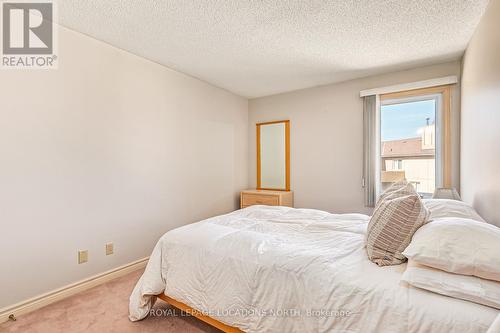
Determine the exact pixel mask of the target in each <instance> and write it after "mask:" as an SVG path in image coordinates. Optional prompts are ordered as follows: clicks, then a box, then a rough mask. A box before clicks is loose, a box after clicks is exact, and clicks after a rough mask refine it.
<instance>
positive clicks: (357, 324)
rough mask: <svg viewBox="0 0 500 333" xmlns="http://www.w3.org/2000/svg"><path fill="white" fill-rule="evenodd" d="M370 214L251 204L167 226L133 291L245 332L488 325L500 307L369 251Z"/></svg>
mask: <svg viewBox="0 0 500 333" xmlns="http://www.w3.org/2000/svg"><path fill="white" fill-rule="evenodd" d="M368 219H369V217H368V216H366V215H361V214H340V215H337V214H329V213H327V212H323V211H319V210H312V209H293V208H287V207H267V206H251V207H248V208H246V209H242V210H239V211H235V212H233V213H230V214H227V215H222V216H217V217H214V218H210V219H207V220H204V221H201V222H198V223H194V224H190V225H186V226H184V227H181V228H178V229H175V230H172V231H169V232H168V233H166V234H165V235H164V236H163V237H162V238H161V239H160V240H159V241H158V244H157V245H156V247H155V249H154V250H153V253H152V255H151V258H150V260H149V263H148V265H147V267H146V270H145V272H144V274H143V276H142V277H141V279H140V280H139V282H138V283H137V285H136V286H135V288H134V291H133V292H132V295H131V296H130V319H131V320H140V319H142V318H144V317H146V316H147V315H148V313H149V310H150V309H151V307H152V305H153V303H154V301H155V297H152V296H151V295H155V294H160V293H163V292H164V293H165V294H166V295H168V296H170V297H172V298H174V299H176V300H178V301H181V302H183V303H186V304H187V305H189V306H191V307H192V308H195V309H197V310H200V311H203V312H204V313H205V314H208V315H210V316H211V317H213V318H215V319H218V320H219V321H222V322H224V323H226V324H228V325H231V326H236V327H238V328H240V329H242V330H243V331H245V332H384V333H389V332H405V333H406V332H422V333H424V332H425V333H428V332H456V333H458V332H486V331H487V330H488V327H489V326H490V325H491V324H492V323H493V321H494V319H495V317H496V315H497V314H498V313H499V311H498V310H495V309H493V308H489V307H486V306H482V305H478V304H475V303H471V302H467V301H462V300H458V299H454V298H450V297H445V296H441V295H438V294H433V293H431V292H428V291H424V290H420V289H416V288H412V287H409V286H407V285H404V284H403V283H402V282H400V281H399V279H400V277H401V274H402V272H403V271H404V269H405V266H406V265H399V266H390V267H378V266H377V265H375V264H374V263H372V262H370V261H369V260H368V259H367V256H366V253H365V249H364V235H365V232H366V226H367V223H368Z"/></svg>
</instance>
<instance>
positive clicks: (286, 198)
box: [240, 190, 293, 208]
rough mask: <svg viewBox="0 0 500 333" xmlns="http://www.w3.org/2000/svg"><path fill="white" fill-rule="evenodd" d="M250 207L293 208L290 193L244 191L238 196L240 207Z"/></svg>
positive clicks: (291, 194)
mask: <svg viewBox="0 0 500 333" xmlns="http://www.w3.org/2000/svg"><path fill="white" fill-rule="evenodd" d="M252 205H267V206H288V207H293V192H292V191H270V190H245V191H241V194H240V207H241V208H245V207H248V206H252Z"/></svg>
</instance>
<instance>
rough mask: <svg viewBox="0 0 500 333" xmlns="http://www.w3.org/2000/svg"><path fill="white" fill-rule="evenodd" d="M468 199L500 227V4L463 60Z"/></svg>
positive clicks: (494, 3) (491, 8) (495, 2)
mask: <svg viewBox="0 0 500 333" xmlns="http://www.w3.org/2000/svg"><path fill="white" fill-rule="evenodd" d="M461 157H462V163H461V167H462V174H461V185H462V196H463V199H464V200H465V201H467V202H469V203H472V204H473V205H474V207H475V208H476V209H477V210H478V212H479V213H480V214H481V215H482V216H483V217H484V218H485V219H486V220H487V221H488V222H491V223H493V224H496V225H498V226H500V0H491V2H490V4H489V5H488V8H487V10H486V13H485V14H484V16H483V19H482V20H481V23H480V24H479V26H478V27H477V29H476V31H475V33H474V35H473V37H472V40H471V41H470V43H469V47H468V48H467V51H466V53H465V56H464V60H463V79H462V152H461Z"/></svg>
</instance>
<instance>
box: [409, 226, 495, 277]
mask: <svg viewBox="0 0 500 333" xmlns="http://www.w3.org/2000/svg"><path fill="white" fill-rule="evenodd" d="M403 255H404V256H405V257H407V258H408V259H412V260H414V261H415V262H417V263H419V264H422V265H426V266H430V267H434V268H438V269H442V270H444V271H447V272H451V273H457V274H464V275H474V276H478V277H482V278H484V279H490V280H495V281H500V228H498V227H496V226H494V225H491V224H488V223H484V222H478V221H474V220H471V219H462V218H456V217H452V218H442V219H437V220H434V221H431V222H429V223H427V224H426V225H424V226H422V227H420V229H418V230H417V232H415V234H414V235H413V238H412V241H411V243H410V245H408V247H407V248H406V249H405V250H404V251H403Z"/></svg>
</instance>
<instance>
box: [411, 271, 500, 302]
mask: <svg viewBox="0 0 500 333" xmlns="http://www.w3.org/2000/svg"><path fill="white" fill-rule="evenodd" d="M401 280H402V281H405V282H407V283H408V284H410V285H412V286H414V287H418V288H421V289H425V290H429V291H432V292H435V293H438V294H441V295H446V296H451V297H454V298H459V299H464V300H466V301H471V302H474V303H479V304H483V305H487V306H491V307H494V308H496V309H500V282H496V281H491V280H485V279H481V278H478V277H475V276H466V275H460V274H452V273H448V272H445V271H441V270H439V269H434V268H431V267H427V266H423V265H419V264H417V263H414V262H413V261H409V262H408V266H407V268H406V271H405V272H404V274H403V276H402V277H401Z"/></svg>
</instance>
